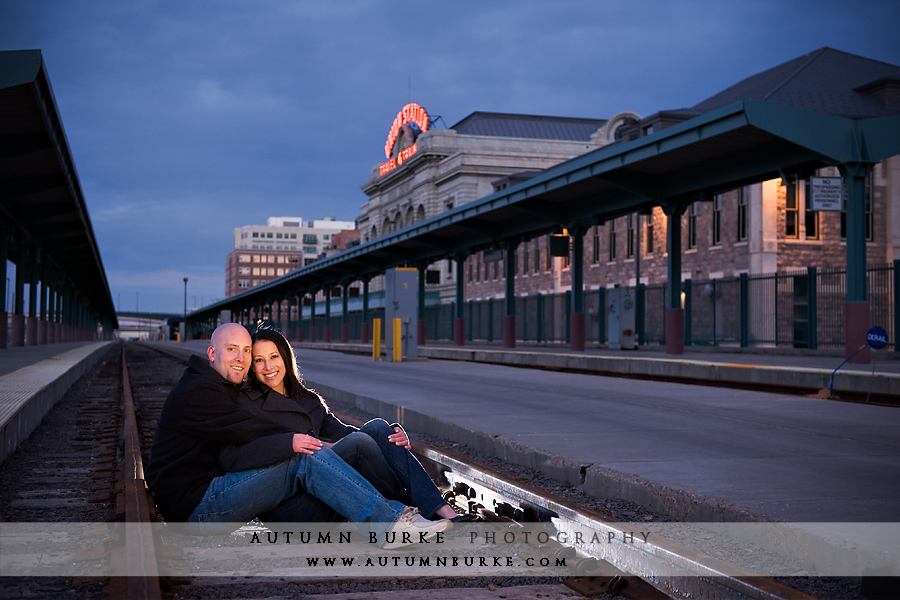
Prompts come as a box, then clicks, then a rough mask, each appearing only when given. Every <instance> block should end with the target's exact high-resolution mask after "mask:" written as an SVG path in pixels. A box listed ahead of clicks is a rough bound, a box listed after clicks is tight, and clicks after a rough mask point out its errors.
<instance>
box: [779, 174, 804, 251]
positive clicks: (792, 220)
mask: <svg viewBox="0 0 900 600" xmlns="http://www.w3.org/2000/svg"><path fill="white" fill-rule="evenodd" d="M785 183H786V184H787V185H785V186H784V188H785V191H784V236H785V237H788V238H799V237H800V207H799V206H797V183H796V182H794V181H787V182H784V181H783V180H782V184H785Z"/></svg>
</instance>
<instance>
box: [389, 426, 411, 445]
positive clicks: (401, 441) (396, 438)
mask: <svg viewBox="0 0 900 600" xmlns="http://www.w3.org/2000/svg"><path fill="white" fill-rule="evenodd" d="M394 431H395V432H396V433H392V434H391V435H389V436H388V441H389V442H393V443H394V444H397V445H398V446H403V447H404V448H406V449H407V450H409V437H408V436H407V435H406V432H405V431H403V429H402V428H400V427H394Z"/></svg>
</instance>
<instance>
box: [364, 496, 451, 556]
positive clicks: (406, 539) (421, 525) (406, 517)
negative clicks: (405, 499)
mask: <svg viewBox="0 0 900 600" xmlns="http://www.w3.org/2000/svg"><path fill="white" fill-rule="evenodd" d="M450 526H451V524H450V521H449V520H448V519H441V520H440V521H429V520H428V519H426V518H425V517H423V516H422V515H421V514H419V509H418V508H414V507H412V506H407V507H406V509H404V511H403V512H402V513H400V517H399V518H398V519H397V522H396V523H394V526H393V527H391V529H390V530H389V531H388V532H387V533H386V534H385V541H384V543H383V544H382V545H381V547H382V548H384V549H385V550H391V549H392V548H400V547H402V546H408V545H409V544H415V543H416V542H421V541H424V540H428V539H431V538H433V537H434V536H435V535H437V534H438V533H439V532H441V531H446V530H447V529H450Z"/></svg>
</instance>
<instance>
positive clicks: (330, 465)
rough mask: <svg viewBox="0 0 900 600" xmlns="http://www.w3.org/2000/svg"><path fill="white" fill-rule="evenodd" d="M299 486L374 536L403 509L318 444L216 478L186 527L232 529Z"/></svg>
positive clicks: (214, 531) (210, 531)
mask: <svg viewBox="0 0 900 600" xmlns="http://www.w3.org/2000/svg"><path fill="white" fill-rule="evenodd" d="M304 488H305V490H306V492H309V494H311V495H313V496H315V497H316V498H318V499H319V500H320V501H321V502H323V503H325V504H326V505H328V506H330V507H331V508H333V509H334V510H336V511H337V512H339V513H340V514H342V515H343V516H344V517H345V518H346V519H347V520H349V521H353V522H368V523H372V524H373V525H372V526H371V530H372V531H374V532H376V533H377V534H378V535H379V536H380V535H381V534H382V533H383V532H386V531H388V530H389V529H390V528H391V526H392V525H393V524H394V523H395V522H396V521H397V518H398V517H399V516H400V513H401V512H403V510H404V509H405V508H406V507H405V506H404V505H403V504H402V503H400V502H397V501H395V500H388V499H386V498H385V497H384V496H382V495H381V494H379V493H378V491H377V490H376V489H375V488H374V487H373V486H372V485H371V484H370V483H369V482H368V481H366V480H365V479H364V478H363V477H362V475H360V474H359V473H358V472H356V471H355V470H354V469H353V468H352V467H350V466H349V465H348V464H347V463H346V462H344V460H342V459H341V458H340V456H338V455H337V453H335V452H334V451H333V450H332V449H331V448H327V447H323V448H322V449H321V450H318V451H316V452H314V453H313V454H296V455H294V458H292V459H290V460H287V461H285V462H282V463H278V464H276V465H272V466H271V467H267V468H264V469H253V470H249V471H239V472H236V473H226V474H225V475H222V476H220V477H216V478H215V479H213V480H212V482H211V483H210V484H209V488H208V489H207V490H206V494H205V495H204V496H203V499H202V500H201V501H200V503H199V504H198V505H197V508H195V509H194V512H193V513H192V514H191V516H190V517H188V519H187V522H188V523H189V524H194V525H195V526H191V525H188V527H187V530H188V531H190V533H194V534H200V535H213V534H221V533H228V532H230V531H234V529H235V528H236V527H235V525H234V524H243V523H247V522H249V521H251V520H253V519H254V518H255V517H257V516H258V515H260V514H263V513H265V512H267V511H271V510H272V509H273V508H275V507H276V506H278V505H279V504H281V503H282V502H284V501H285V500H287V499H289V498H291V497H292V496H294V495H296V494H297V492H298V491H299V492H300V493H301V494H302V493H304ZM291 520H295V521H296V520H303V521H308V519H291ZM217 524H218V525H217ZM228 524H232V525H231V526H229V525H228ZM238 526H239V525H238Z"/></svg>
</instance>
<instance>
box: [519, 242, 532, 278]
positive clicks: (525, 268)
mask: <svg viewBox="0 0 900 600" xmlns="http://www.w3.org/2000/svg"><path fill="white" fill-rule="evenodd" d="M529 248H531V244H530V243H528V242H526V243H524V244H522V275H528V250H529ZM516 270H517V271H518V267H517V268H516Z"/></svg>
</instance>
